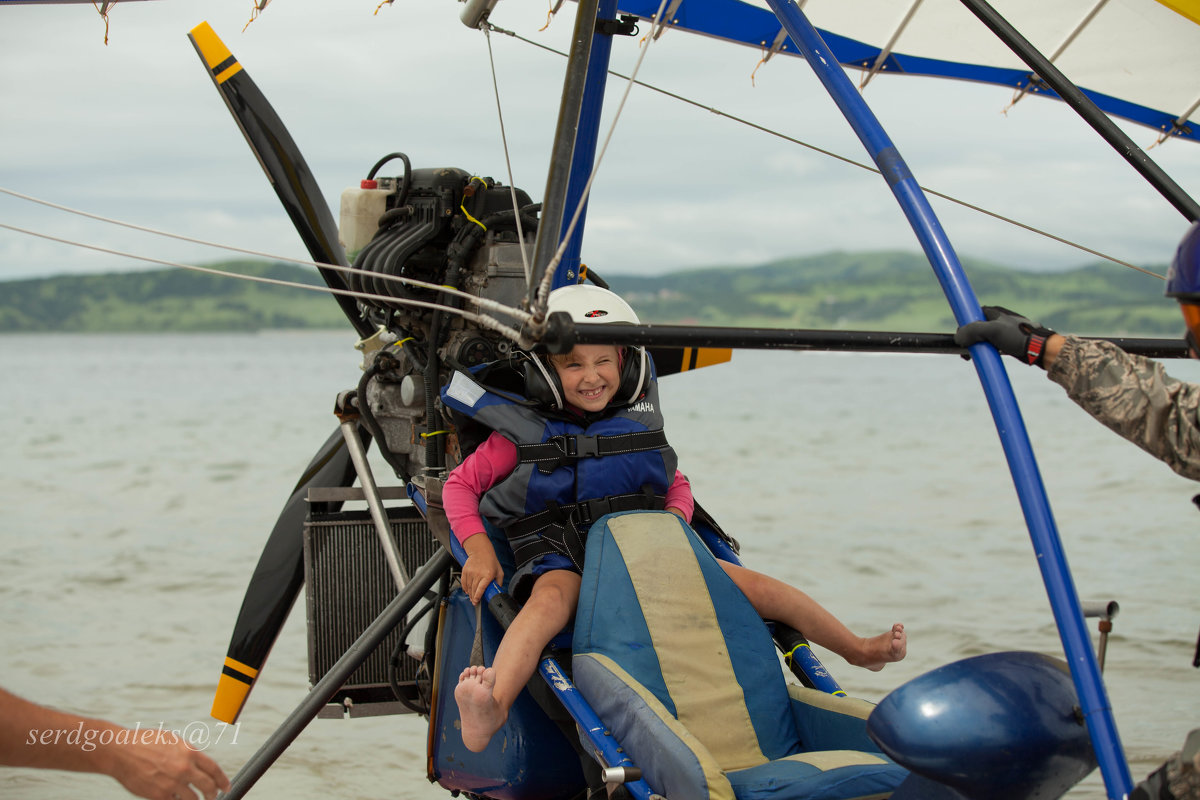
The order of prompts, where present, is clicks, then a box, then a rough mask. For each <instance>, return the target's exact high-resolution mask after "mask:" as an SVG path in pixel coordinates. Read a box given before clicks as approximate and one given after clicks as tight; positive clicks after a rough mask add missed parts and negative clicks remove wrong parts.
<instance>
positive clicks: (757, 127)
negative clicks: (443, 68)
mask: <svg viewBox="0 0 1200 800" xmlns="http://www.w3.org/2000/svg"><path fill="white" fill-rule="evenodd" d="M489 27H490V28H491V29H492V30H494V31H496V32H497V33H503V34H505V35H507V36H511V37H512V38H514V39H516V40H518V41H520V42H524V43H525V44H530V45H533V46H534V47H538V48H541V49H542V50H546V51H547V52H550V53H554V54H555V55H559V56H562V57H564V58H566V57H567V54H566V53H564V52H563V51H561V50H557V49H555V48H553V47H550V46H549V45H545V44H542V43H541V42H535V41H534V40H532V39H528V38H526V37H524V36H522V35H520V34H519V33H517V32H516V31H510V30H507V29H505V28H501V27H498V26H496V25H490V23H489ZM608 73H609V74H610V75H612V76H613V77H616V78H621V79H623V80H628V81H630V82H631V83H636V84H637V85H638V86H641V87H642V88H644V89H649V90H650V91H652V92H658V93H659V94H661V95H664V96H666V97H669V98H671V99H672V100H678V101H680V102H682V103H687V104H688V105H691V106H695V107H696V108H698V109H700V110H702V111H707V112H709V113H710V114H713V115H715V116H718V117H724V118H725V119H727V120H730V121H731V122H736V123H738V124H740V125H745V126H746V127H748V128H753V129H754V130H757V131H760V132H762V133H765V134H768V135H770V136H774V137H776V138H778V139H782V140H783V141H785V142H789V143H791V144H795V145H799V146H800V147H805V148H808V149H809V150H811V151H813V152H814V153H819V154H821V155H823V156H828V157H829V158H832V159H835V160H837V161H841V162H842V163H844V164H849V165H850V166H853V167H858V168H859V169H862V170H866V171H867V172H873V173H875V174H876V175H878V174H880V172H879V170H878V169H876V168H875V167H874V166H872V165H870V164H865V163H863V162H861V161H856V160H855V159H853V158H849V157H847V156H843V155H840V154H838V153H835V152H833V151H832V150H826V149H825V148H823V147H818V146H817V145H815V144H810V143H809V142H806V141H804V140H803V139H797V138H795V137H794V136H789V135H788V134H786V133H782V132H780V131H777V130H774V129H772V128H768V127H766V126H765V125H760V124H758V123H757V122H752V121H750V120H748V119H745V118H744V117H739V116H737V115H735V114H730V113H728V112H726V111H722V110H721V109H719V108H716V107H714V106H708V105H705V104H704V103H701V102H699V101H698V100H692V99H691V98H688V97H684V96H683V95H681V94H677V93H675V92H672V91H670V90H669V89H663V88H661V87H659V86H655V85H654V84H652V83H646V82H645V81H639V80H637V79H636V78H635V77H633V76H629V75H625V74H623V73H620V72H617V71H616V70H611V69H610V70H609V71H608ZM920 188H921V190H922V191H923V192H925V193H926V194H929V195H933V196H934V197H938V198H941V199H942V200H946V201H949V202H951V203H954V204H956V205H959V206H962V207H963V208H966V209H968V210H970V211H974V212H977V213H979V214H983V215H985V216H988V217H991V218H992V219H995V220H998V221H1000V222H1004V223H1007V224H1009V225H1013V226H1015V227H1017V228H1021V229H1023V230H1026V231H1029V232H1030V233H1033V234H1036V235H1038V236H1043V237H1045V238H1047V239H1050V240H1052V241H1055V242H1058V243H1059V244H1064V245H1066V246H1067V247H1073V248H1075V249H1076V250H1081V251H1083V252H1084V253H1087V254H1088V255H1092V256H1095V257H1096V258H1101V259H1104V260H1105V261H1108V262H1110V263H1113V264H1117V265H1118V266H1122V267H1127V268H1129V269H1132V270H1135V271H1136V272H1141V273H1144V274H1146V275H1149V276H1151V277H1154V278H1158V279H1159V280H1166V276H1165V275H1160V274H1159V273H1157V272H1155V271H1154V270H1150V269H1146V268H1145V267H1139V266H1138V265H1136V264H1132V263H1130V262H1128V261H1125V260H1123V259H1120V258H1117V257H1116V256H1110V255H1108V254H1107V253H1102V252H1100V251H1099V250H1093V249H1092V248H1090V247H1088V246H1086V245H1082V244H1079V243H1078V242H1074V241H1071V240H1070V239H1065V238H1063V237H1061V236H1058V235H1056V234H1053V233H1050V232H1049V231H1045V230H1042V229H1041V228H1036V227H1034V226H1032V225H1029V224H1027V223H1024V222H1021V221H1019V220H1015V219H1013V218H1012V217H1006V216H1004V215H1003V214H999V213H997V212H995V211H989V210H988V209H986V208H983V207H982V206H977V205H975V204H973V203H969V202H967V201H966V200H960V199H958V198H957V197H954V196H953V195H948V194H945V193H944V192H939V191H937V190H936V189H930V188H929V187H927V186H921V187H920Z"/></svg>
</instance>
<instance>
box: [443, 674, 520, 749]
mask: <svg viewBox="0 0 1200 800" xmlns="http://www.w3.org/2000/svg"><path fill="white" fill-rule="evenodd" d="M495 685H496V671H495V670H494V669H492V668H491V667H487V668H486V669H485V668H484V667H467V668H466V669H464V670H463V671H462V674H460V675H459V676H458V686H455V687H454V700H455V702H457V703H458V716H459V718H460V719H461V720H462V740H463V744H465V745H466V746H467V749H468V750H470V751H472V752H475V753H478V752H480V751H481V750H483V749H484V748H485V747H487V743H488V742H489V741H490V740H491V738H492V734H493V733H495V732H496V731H498V730H500V726H501V725H503V724H504V720H506V719H507V718H508V714H507V712H504V711H502V710H501V709H500V706H499V704H497V703H496V698H494V697H493V696H492V687H493V686H495Z"/></svg>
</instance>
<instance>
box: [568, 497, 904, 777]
mask: <svg viewBox="0 0 1200 800" xmlns="http://www.w3.org/2000/svg"><path fill="white" fill-rule="evenodd" d="M573 650H574V655H573V658H572V668H573V673H574V680H575V683H576V686H577V687H578V688H579V690H580V692H581V693H582V694H583V695H584V697H585V698H586V699H587V700H588V702H589V703H591V705H592V706H593V708H594V709H595V710H596V712H597V713H598V714H599V716H600V718H601V720H603V721H604V723H605V725H606V726H607V727H608V728H609V729H610V730H611V731H612V733H613V735H614V737H615V738H616V740H617V741H618V742H620V743H621V745H622V747H623V748H624V749H625V750H626V751H627V752H628V753H629V756H630V758H631V759H632V760H633V762H634V763H635V764H636V765H637V766H638V767H640V768H641V769H642V771H643V775H644V777H645V779H646V782H647V783H648V784H649V785H650V787H651V788H652V789H653V790H654V791H655V792H657V793H658V794H661V795H663V796H665V797H668V798H671V800H718V798H719V799H720V800H732V799H733V798H736V799H737V800H767V799H768V798H769V799H770V800H800V798H805V799H807V800H851V799H852V798H863V799H865V798H886V797H889V796H891V794H892V791H893V790H894V789H895V787H897V786H898V785H899V784H900V783H901V782H902V781H903V780H904V779H905V777H906V776H907V775H908V772H907V771H906V770H905V769H904V768H902V767H900V766H898V765H897V764H896V763H895V762H893V761H892V760H890V759H889V758H888V757H887V756H885V755H883V754H882V753H881V752H880V751H879V749H878V748H877V747H876V746H875V745H874V744H873V743H872V742H871V740H870V739H869V738H868V737H867V735H866V726H865V720H866V717H867V715H868V714H869V713H870V711H871V709H872V708H873V706H872V705H871V704H869V703H867V702H865V701H862V700H857V699H852V698H848V697H842V696H833V695H829V694H825V693H823V692H819V691H816V690H812V689H807V688H804V687H801V686H795V685H790V684H788V683H787V681H785V679H784V673H783V669H782V667H781V664H780V661H779V657H778V655H777V652H776V650H775V647H774V643H773V642H772V639H771V636H770V633H769V631H768V629H767V627H766V625H765V624H764V623H763V621H762V620H761V619H760V618H759V617H758V615H757V613H756V612H755V611H754V608H753V607H752V606H751V605H750V602H749V601H748V600H747V599H746V597H745V596H744V595H743V594H742V593H741V591H740V590H739V589H738V588H737V586H736V585H734V583H733V581H732V580H731V579H730V578H729V577H728V576H727V575H726V573H725V571H724V570H723V569H721V567H720V565H719V564H718V563H717V561H716V559H715V558H714V557H713V556H712V555H711V554H710V553H709V551H708V550H707V548H705V547H704V545H703V543H701V541H700V540H699V538H698V537H697V536H696V534H695V533H694V532H693V531H692V530H691V529H690V528H689V527H688V526H687V525H686V523H684V522H683V521H682V520H681V519H679V518H678V517H677V516H675V515H674V514H671V513H669V512H646V511H633V512H625V513H621V514H610V515H608V516H606V517H602V518H601V519H600V520H598V521H597V522H596V523H595V525H594V526H593V527H592V529H591V531H590V533H589V534H588V543H587V558H586V563H585V566H584V573H583V582H582V586H581V589H580V598H579V610H578V612H577V614H576V620H575V635H574V641H573Z"/></svg>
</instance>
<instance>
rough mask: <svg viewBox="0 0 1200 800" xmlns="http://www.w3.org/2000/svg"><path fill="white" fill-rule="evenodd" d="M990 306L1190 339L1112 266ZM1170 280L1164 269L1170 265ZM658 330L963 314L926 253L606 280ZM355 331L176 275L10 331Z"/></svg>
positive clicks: (106, 287) (1079, 326)
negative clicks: (683, 325) (955, 310)
mask: <svg viewBox="0 0 1200 800" xmlns="http://www.w3.org/2000/svg"><path fill="white" fill-rule="evenodd" d="M212 266H213V267H215V268H219V269H222V270H226V271H231V272H237V273H241V274H245V275H256V276H262V277H268V278H273V279H277V280H285V281H291V282H295V283H303V284H306V285H312V286H320V285H322V282H321V279H320V278H319V277H318V276H317V274H316V272H315V271H314V270H312V269H309V268H305V267H299V266H294V265H288V264H278V263H277V264H268V263H264V262H248V261H234V262H225V263H222V264H215V265H212ZM963 267H964V270H965V271H966V273H967V276H968V278H969V279H970V281H971V283H972V286H973V287H974V289H975V292H976V294H977V296H978V297H979V299H980V302H982V303H984V304H985V305H1003V306H1007V307H1008V308H1012V309H1015V310H1017V311H1020V312H1021V313H1023V314H1025V315H1027V316H1029V317H1031V318H1033V319H1036V320H1039V321H1041V322H1043V323H1045V324H1046V325H1047V326H1049V327H1052V328H1055V329H1057V330H1062V331H1070V332H1073V333H1082V334H1093V335H1106V336H1162V335H1167V336H1173V335H1177V334H1178V333H1179V331H1180V330H1181V325H1182V323H1181V321H1180V317H1179V312H1178V310H1177V309H1176V308H1175V304H1174V303H1173V302H1170V301H1168V300H1166V299H1165V298H1164V297H1163V295H1162V281H1160V280H1158V279H1156V278H1153V277H1150V276H1147V275H1144V274H1141V273H1138V272H1135V271H1133V270H1130V269H1127V268H1124V267H1119V266H1116V265H1111V264H1096V265H1093V266H1088V267H1084V268H1080V269H1075V270H1071V271H1067V272H1055V273H1033V272H1022V271H1019V270H1014V269H1009V268H1005V267H1001V266H998V265H995V264H989V263H986V262H981V261H974V260H964V263H963ZM1158 271H1164V272H1165V269H1162V268H1160V269H1159V270H1158ZM603 277H605V278H606V279H607V280H608V281H609V283H610V284H611V285H612V287H613V289H614V290H615V291H617V292H619V293H620V294H622V295H623V296H624V297H626V298H627V299H628V300H629V301H630V303H631V304H632V305H633V306H634V308H635V309H637V311H638V314H639V315H640V316H641V317H642V319H643V320H644V321H646V322H657V323H680V322H694V323H701V324H708V325H733V326H757V327H777V328H826V329H859V330H897V331H922V332H938V331H942V332H946V331H950V330H952V329H953V327H954V321H953V319H952V317H951V313H950V309H949V306H948V305H947V303H946V300H945V297H944V296H943V294H942V291H941V288H940V287H939V285H938V283H937V280H936V278H935V277H934V274H933V271H932V270H931V269H930V267H929V264H928V263H927V262H926V260H925V259H924V257H922V256H920V255H916V254H913V253H900V252H870V253H842V252H835V253H826V254H823V255H817V256H807V257H804V258H790V259H784V260H781V261H775V262H771V263H768V264H763V265H761V266H757V267H743V268H731V267H709V268H705V269H694V270H686V271H680V272H674V273H670V274H667V275H661V276H655V277H637V276H629V275H604V276H603ZM266 328H348V326H347V323H346V321H345V318H344V317H343V316H342V313H341V311H340V309H339V307H338V305H337V304H336V303H335V302H334V301H333V300H332V298H330V297H328V296H327V295H326V294H324V293H321V292H313V291H308V290H303V289H297V288H290V287H280V286H273V285H265V284H261V283H252V282H248V281H240V280H234V279H231V278H228V277H224V276H218V275H210V274H205V273H198V272H193V271H188V270H179V269H166V270H153V271H147V272H124V273H110V274H105V275H80V276H60V277H54V278H40V279H31V280H20V281H8V282H4V283H0V332H52V331H61V332H70V333H84V332H86V333H100V332H144V333H157V332H163V331H173V332H180V331H183V332H189V331H253V330H261V329H266Z"/></svg>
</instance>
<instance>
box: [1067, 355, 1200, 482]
mask: <svg viewBox="0 0 1200 800" xmlns="http://www.w3.org/2000/svg"><path fill="white" fill-rule="evenodd" d="M1065 338H1066V342H1065V343H1064V344H1063V347H1062V351H1061V352H1060V353H1059V355H1058V358H1057V360H1055V362H1054V364H1053V366H1051V367H1050V370H1049V376H1050V380H1052V381H1054V382H1055V383H1057V384H1059V385H1060V386H1062V387H1063V388H1064V389H1066V390H1067V395H1068V396H1069V397H1070V398H1071V399H1072V400H1074V401H1075V402H1076V403H1078V404H1079V405H1080V406H1081V407H1082V408H1083V409H1084V410H1085V411H1087V412H1088V413H1089V414H1091V415H1092V416H1093V417H1095V418H1096V419H1098V420H1099V421H1100V422H1102V423H1104V424H1105V425H1107V426H1108V427H1109V428H1111V429H1112V430H1113V431H1115V432H1116V433H1118V434H1120V435H1121V436H1123V437H1124V438H1126V439H1128V440H1129V441H1131V442H1133V443H1134V444H1136V445H1137V446H1138V447H1140V448H1142V449H1143V450H1145V451H1146V452H1148V453H1150V454H1151V455H1153V456H1154V457H1155V458H1158V459H1161V460H1162V461H1164V462H1166V464H1167V465H1168V466H1169V467H1170V468H1171V469H1173V470H1175V471H1176V472H1178V473H1179V474H1180V475H1183V476H1184V477H1187V478H1191V479H1193V480H1200V423H1198V422H1197V419H1198V418H1197V412H1198V411H1200V386H1198V385H1196V384H1193V383H1185V382H1183V381H1178V380H1175V379H1174V378H1172V377H1171V376H1169V375H1167V373H1166V371H1165V370H1164V369H1163V367H1162V365H1161V364H1159V363H1158V362H1156V361H1153V360H1151V359H1149V358H1144V357H1142V356H1136V355H1131V354H1129V353H1126V352H1125V351H1124V350H1121V349H1120V348H1119V347H1117V346H1116V345H1113V344H1111V343H1109V342H1102V341H1096V340H1093V339H1080V338H1078V337H1076V336H1067V337H1065Z"/></svg>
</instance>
